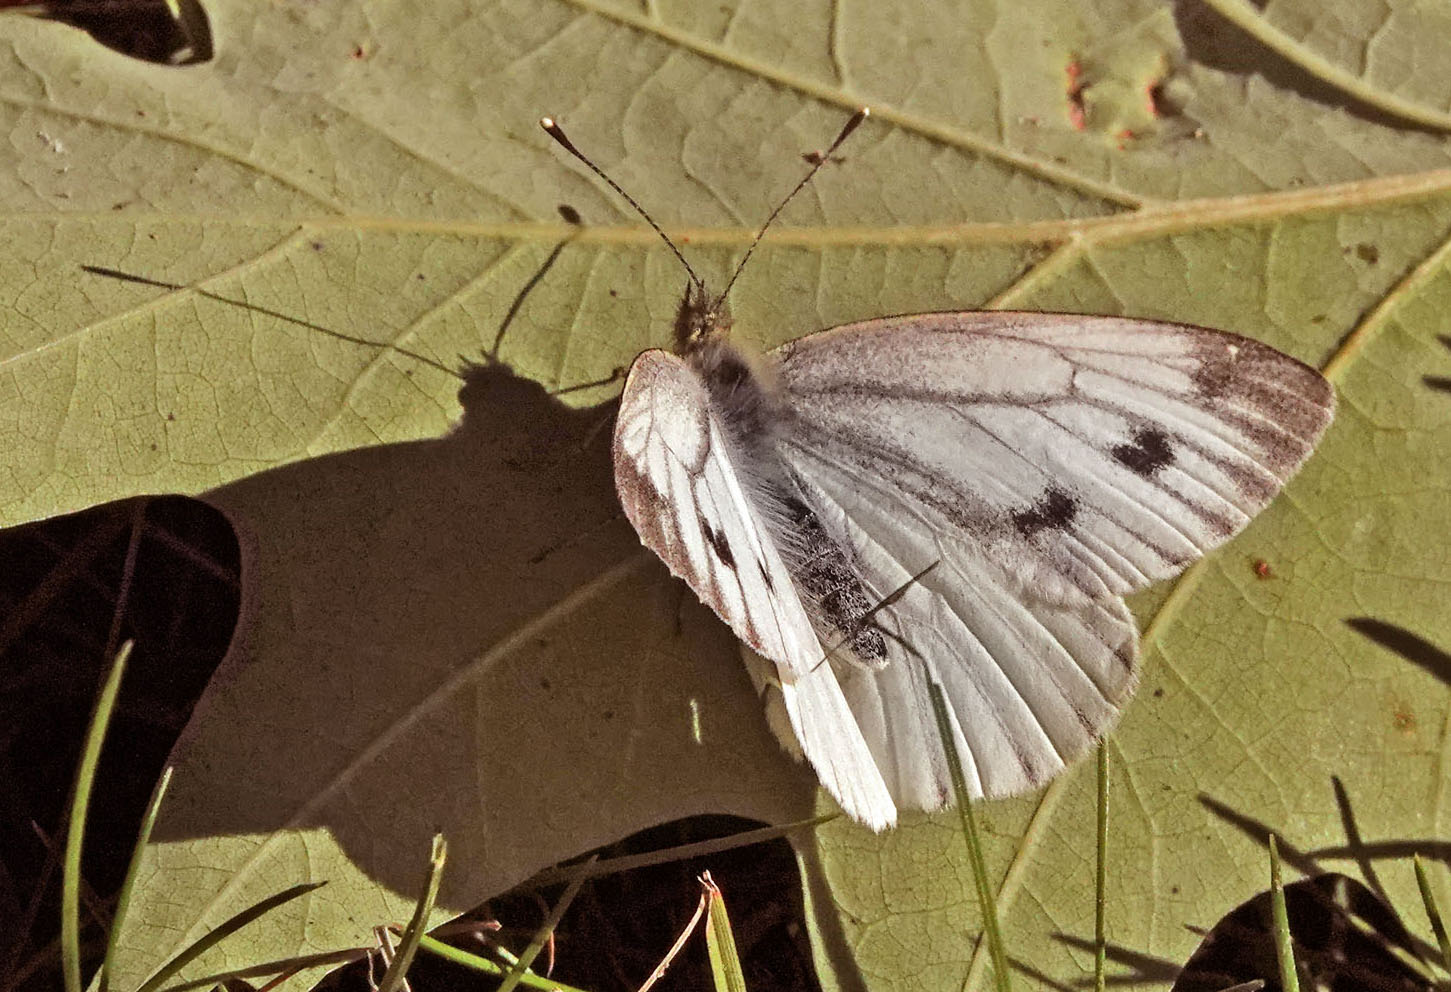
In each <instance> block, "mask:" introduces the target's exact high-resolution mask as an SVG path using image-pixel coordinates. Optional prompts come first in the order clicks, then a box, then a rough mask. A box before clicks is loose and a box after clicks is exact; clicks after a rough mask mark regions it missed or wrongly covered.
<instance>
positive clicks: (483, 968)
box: [418, 934, 584, 992]
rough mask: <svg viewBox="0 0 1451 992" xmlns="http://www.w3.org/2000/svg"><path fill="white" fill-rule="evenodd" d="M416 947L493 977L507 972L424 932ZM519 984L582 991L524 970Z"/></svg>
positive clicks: (542, 990)
mask: <svg viewBox="0 0 1451 992" xmlns="http://www.w3.org/2000/svg"><path fill="white" fill-rule="evenodd" d="M418 948H419V950H422V951H427V952H428V953H429V954H435V955H437V956H438V957H441V958H443V959H445V960H447V961H452V962H453V963H454V964H456V965H460V966H462V967H464V968H468V969H470V970H472V971H477V972H481V973H483V974H485V975H493V976H494V977H495V978H503V977H504V976H505V975H507V974H508V973H509V969H508V968H505V967H504V966H503V965H501V964H499V963H497V962H494V961H490V960H489V959H488V958H481V957H479V956H478V955H477V954H470V953H469V952H468V951H465V950H461V949H459V948H457V947H454V946H453V945H451V944H445V943H444V942H443V941H441V940H435V939H434V938H432V937H430V936H428V935H427V934H424V935H423V937H422V938H421V939H420V940H419V942H418ZM519 984H520V985H522V986H523V987H524V988H526V989H538V990H539V992H584V990H583V989H578V988H575V987H574V986H573V985H565V984H564V983H563V982H556V981H555V980H554V979H552V978H545V977H544V976H543V975H536V974H534V973H533V972H530V971H526V972H524V973H522V974H521V975H520V976H519Z"/></svg>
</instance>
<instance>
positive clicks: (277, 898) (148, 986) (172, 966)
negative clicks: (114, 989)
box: [136, 882, 327, 992]
mask: <svg viewBox="0 0 1451 992" xmlns="http://www.w3.org/2000/svg"><path fill="white" fill-rule="evenodd" d="M326 884H327V883H326V882H306V883H303V884H301V885H294V886H292V887H291V888H288V889H283V890H282V891H281V892H279V893H277V894H276V895H274V896H268V897H267V898H266V899H263V900H262V901H261V902H259V903H257V904H256V905H254V906H250V907H248V908H247V909H244V910H242V911H241V912H240V913H238V914H236V915H235V916H233V917H231V918H229V919H227V920H224V921H223V922H222V923H220V924H218V925H217V926H216V928H214V929H213V930H212V931H211V932H210V933H208V934H207V935H206V936H204V937H201V938H199V939H198V940H197V941H196V942H194V943H193V944H192V945H191V946H189V947H188V948H187V949H186V950H184V951H182V952H181V953H180V954H178V955H177V956H176V957H174V958H172V959H171V960H170V961H168V962H166V964H164V965H162V966H161V970H159V971H158V972H156V974H154V975H152V976H151V977H150V978H148V979H147V980H146V981H145V982H144V983H143V984H142V986H141V987H140V988H139V989H137V990H136V992H156V990H157V989H159V988H161V986H162V985H164V984H166V982H167V981H169V980H170V979H171V978H172V976H174V975H176V974H177V973H178V972H179V971H181V969H183V968H185V967H186V966H187V965H188V964H190V963H191V962H192V961H194V960H196V959H197V958H199V957H201V956H202V955H203V954H205V953H206V952H207V951H209V950H211V949H212V948H213V947H215V946H216V945H217V944H219V943H221V942H222V941H223V940H225V939H226V938H228V937H230V936H231V935H232V934H234V933H236V932H237V931H238V930H240V929H242V928H243V927H245V926H246V925H247V924H248V923H251V922H252V921H253V920H255V919H258V918H259V917H262V916H265V915H266V914H268V913H270V912H272V910H274V909H276V908H277V907H278V906H281V905H284V904H286V903H289V902H291V901H292V900H294V899H296V898H297V897H298V896H305V895H307V894H308V893H309V892H312V891H313V890H314V889H320V888H322V887H323V886H324V885H326Z"/></svg>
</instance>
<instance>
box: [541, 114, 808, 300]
mask: <svg viewBox="0 0 1451 992" xmlns="http://www.w3.org/2000/svg"><path fill="white" fill-rule="evenodd" d="M539 126H540V127H542V128H544V133H545V134H547V135H549V136H550V137H551V138H553V139H554V140H555V141H557V142H558V143H559V145H560V147H561V148H563V149H564V150H565V151H567V152H569V154H571V155H573V156H574V157H575V158H577V159H579V160H580V161H581V162H583V163H584V164H585V165H586V166H588V167H589V171H591V172H593V173H594V174H595V175H597V176H599V177H600V178H601V179H603V180H604V181H605V184H606V185H608V186H609V187H610V189H612V190H614V191H615V192H616V193H618V194H620V196H621V197H622V198H623V199H624V201H625V202H626V203H628V204H629V205H630V206H632V207H634V208H635V212H636V213H637V214H639V215H640V216H641V217H643V218H645V223H647V224H649V225H650V226H651V227H652V228H653V229H654V231H655V233H656V234H658V235H660V240H661V241H663V242H665V246H666V247H667V248H669V249H670V250H671V251H672V252H674V253H675V257H676V258H678V259H680V264H681V265H683V266H685V271H686V272H688V273H689V274H690V281H691V282H693V283H694V284H695V287H696V289H698V290H700V292H701V295H702V296H703V295H704V294H705V283H704V282H702V281H701V278H700V276H698V275H696V274H695V270H694V269H692V268H691V267H690V263H689V262H687V261H686V260H685V256H684V255H682V254H680V249H679V248H677V247H675V242H674V241H671V240H670V235H668V234H666V233H665V232H664V231H663V230H661V228H660V225H659V224H657V223H655V218H654V217H651V216H650V215H649V214H648V213H647V212H646V211H645V208H644V207H642V206H640V204H638V203H636V202H635V198H634V197H633V196H631V195H630V194H629V193H626V192H625V191H624V190H623V189H621V188H620V184H619V183H617V182H615V181H614V180H613V179H611V178H610V177H609V176H608V175H606V174H605V170H604V169H601V168H600V167H599V166H597V165H595V164H594V163H593V162H591V161H590V160H589V159H588V158H587V157H586V156H585V154H584V152H582V151H580V150H579V149H578V148H576V147H574V142H572V141H570V140H569V137H568V136H567V135H565V133H564V129H563V128H561V127H560V126H559V125H558V124H556V123H555V122H554V118H552V117H541V118H539ZM832 147H835V146H834V145H833V146H832ZM813 171H815V170H813Z"/></svg>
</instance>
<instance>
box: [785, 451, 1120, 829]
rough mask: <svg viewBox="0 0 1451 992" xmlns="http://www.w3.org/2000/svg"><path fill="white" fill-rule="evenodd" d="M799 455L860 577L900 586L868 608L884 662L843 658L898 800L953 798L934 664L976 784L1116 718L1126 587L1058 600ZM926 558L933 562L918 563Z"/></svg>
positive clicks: (1046, 775) (922, 804) (853, 698)
mask: <svg viewBox="0 0 1451 992" xmlns="http://www.w3.org/2000/svg"><path fill="white" fill-rule="evenodd" d="M799 467H801V468H810V469H811V479H812V482H813V485H812V486H811V496H812V501H813V503H814V504H815V505H816V506H818V507H820V508H821V509H822V512H823V513H824V514H826V515H827V516H828V518H829V519H831V520H832V522H833V523H834V524H836V525H837V526H840V527H841V528H842V532H843V533H844V535H845V538H846V540H847V541H849V542H850V543H851V545H852V547H853V548H854V550H855V552H856V560H857V563H858V567H859V568H860V570H861V572H862V575H863V578H864V579H865V580H866V582H867V583H868V586H869V589H870V590H871V591H872V592H873V593H874V594H876V595H877V596H878V597H879V598H885V597H886V596H888V595H890V594H891V593H892V592H893V590H899V589H900V590H902V591H901V592H900V593H899V594H898V595H897V596H896V597H895V598H894V599H893V602H892V604H891V605H890V607H887V608H885V609H883V610H882V611H881V613H879V614H878V615H877V617H876V620H877V622H878V623H879V624H880V625H881V628H882V629H883V630H884V631H885V632H886V633H887V635H888V636H887V638H886V640H887V645H888V649H887V650H888V656H887V661H886V664H885V665H882V666H880V667H879V668H877V669H874V670H873V669H867V668H865V667H864V666H845V665H842V666H838V675H839V676H840V678H841V680H842V687H843V689H844V691H845V693H846V698H847V701H848V703H849V704H850V706H851V710H852V713H853V714H854V716H855V718H856V721H857V724H858V725H859V726H860V728H861V731H862V735H863V736H864V737H865V738H866V740H867V742H868V745H869V747H870V748H871V750H872V754H873V756H874V759H875V761H876V764H877V767H878V768H880V769H881V771H882V774H883V776H884V777H885V778H886V780H887V785H888V788H889V789H890V790H891V792H892V796H893V798H894V799H895V800H896V802H897V804H898V805H900V806H906V807H911V808H916V809H937V808H940V807H942V806H944V805H947V804H949V803H950V801H951V798H952V794H951V791H950V790H951V781H950V778H949V776H948V771H947V764H946V755H945V752H944V750H943V747H942V743H941V739H940V736H939V734H938V729H937V723H936V720H935V718H934V716H933V712H932V706H931V698H930V696H929V694H928V689H927V678H928V677H929V676H930V677H931V679H932V680H933V681H935V682H937V683H938V684H939V685H941V686H942V689H943V694H944V696H945V698H946V700H947V703H948V709H949V711H950V714H951V717H952V720H953V722H954V724H955V727H954V738H955V744H956V747H957V751H958V754H959V757H960V759H961V761H962V765H963V770H964V775H965V778H966V781H967V787H968V790H969V792H970V793H971V794H972V795H974V796H983V795H986V796H1005V795H1013V794H1016V793H1020V792H1024V791H1026V790H1028V789H1032V788H1035V787H1037V786H1039V785H1042V784H1044V783H1045V782H1047V781H1048V780H1049V779H1050V778H1052V777H1053V776H1054V775H1055V774H1057V773H1058V772H1060V771H1061V770H1062V769H1063V768H1064V767H1065V766H1066V765H1068V764H1069V763H1070V762H1072V761H1073V760H1074V759H1075V758H1076V757H1078V756H1079V755H1081V754H1082V753H1083V752H1085V751H1086V750H1087V749H1088V748H1089V747H1091V746H1092V744H1093V743H1094V741H1095V740H1097V739H1098V737H1100V736H1101V735H1102V734H1103V733H1104V731H1106V730H1107V729H1108V727H1109V726H1110V725H1111V724H1112V723H1113V722H1114V721H1115V720H1116V719H1117V717H1118V713H1119V708H1120V706H1121V705H1122V704H1123V703H1124V702H1126V701H1127V699H1128V697H1129V695H1130V694H1131V693H1132V692H1133V689H1134V686H1135V684H1136V681H1137V672H1136V669H1135V664H1134V663H1135V652H1136V644H1137V641H1136V630H1135V627H1134V622H1133V618H1132V616H1131V615H1130V614H1129V612H1128V609H1127V607H1126V606H1125V605H1124V603H1123V601H1122V600H1121V599H1117V598H1112V597H1111V598H1109V599H1106V600H1102V601H1096V602H1088V603H1081V604H1080V603H1075V604H1073V605H1069V606H1065V605H1062V604H1056V603H1051V602H1048V601H1045V600H1039V599H1035V598H1033V597H1030V596H1023V595H1021V594H1020V593H1019V592H1017V591H1016V590H1014V589H1012V588H1011V587H1009V586H1008V585H1007V584H1006V583H1004V582H1003V581H1001V578H1000V575H999V573H998V571H997V570H996V569H995V568H993V567H992V566H991V564H990V563H989V562H987V561H985V560H984V559H981V558H979V557H977V556H976V555H973V554H967V553H964V552H963V550H962V549H961V547H960V546H958V547H954V546H952V545H951V544H950V542H942V541H940V540H938V536H937V535H936V534H934V533H933V532H932V531H931V530H930V529H929V528H928V527H927V526H925V525H924V524H923V523H922V522H921V521H920V520H918V519H916V518H914V517H912V516H911V515H909V514H904V513H901V512H900V509H899V508H898V507H896V506H895V505H893V504H892V503H891V501H889V500H882V499H879V498H877V497H876V496H875V495H873V494H872V493H871V490H869V489H865V490H864V489H863V488H862V487H860V486H859V485H858V484H857V482H856V481H855V480H853V479H852V478H851V477H850V476H844V475H841V474H839V473H838V470H836V469H835V468H834V467H832V466H827V465H817V464H807V463H799ZM862 492H865V493H866V495H865V496H860V495H858V494H859V493H862ZM924 562H926V563H928V564H930V563H932V562H936V565H935V567H932V568H931V569H930V570H927V571H925V572H924ZM913 576H916V578H915V579H914V578H913ZM904 585H905V587H906V588H905V589H902V587H903V586H904Z"/></svg>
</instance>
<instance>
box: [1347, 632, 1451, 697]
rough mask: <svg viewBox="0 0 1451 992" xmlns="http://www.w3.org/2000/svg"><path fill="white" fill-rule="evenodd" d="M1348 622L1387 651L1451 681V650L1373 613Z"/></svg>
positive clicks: (1441, 679)
mask: <svg viewBox="0 0 1451 992" xmlns="http://www.w3.org/2000/svg"><path fill="white" fill-rule="evenodd" d="M1345 625H1346V626H1347V627H1349V628H1350V629H1351V630H1353V631H1355V632H1356V633H1357V634H1360V635H1361V636H1362V637H1366V638H1369V639H1370V640H1372V641H1374V642H1375V643H1377V644H1379V645H1380V646H1381V647H1383V648H1385V649H1386V650H1388V651H1394V652H1395V653H1396V654H1398V655H1400V656H1401V657H1402V658H1404V659H1406V660H1407V661H1409V662H1410V663H1411V664H1413V665H1415V666H1417V667H1418V668H1421V669H1423V670H1425V671H1426V672H1427V673H1429V674H1431V675H1434V676H1435V677H1436V678H1437V679H1439V680H1440V681H1441V682H1443V683H1445V684H1446V685H1451V653H1448V652H1447V651H1445V650H1443V649H1442V648H1440V647H1438V646H1436V645H1435V644H1432V643H1431V642H1430V641H1428V640H1426V639H1425V638H1424V637H1422V636H1420V635H1419V634H1416V633H1414V632H1412V631H1410V630H1407V629H1406V628H1405V627H1401V626H1397V625H1396V624H1393V623H1387V622H1386V621H1384V620H1376V619H1375V618H1373V617H1350V618H1349V619H1347V620H1346V621H1345Z"/></svg>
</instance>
